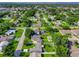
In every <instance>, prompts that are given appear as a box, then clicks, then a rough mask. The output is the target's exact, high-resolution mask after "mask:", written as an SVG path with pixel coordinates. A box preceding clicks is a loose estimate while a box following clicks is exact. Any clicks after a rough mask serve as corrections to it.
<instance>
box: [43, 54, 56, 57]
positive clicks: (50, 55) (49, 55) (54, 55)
mask: <svg viewBox="0 0 79 59" xmlns="http://www.w3.org/2000/svg"><path fill="white" fill-rule="evenodd" d="M43 57H57V55H56V54H43Z"/></svg>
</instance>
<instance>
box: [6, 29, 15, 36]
mask: <svg viewBox="0 0 79 59" xmlns="http://www.w3.org/2000/svg"><path fill="white" fill-rule="evenodd" d="M15 31H16V30H15V29H10V30H8V31H7V32H6V33H5V34H6V35H10V34H13V33H15Z"/></svg>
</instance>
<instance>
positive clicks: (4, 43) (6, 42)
mask: <svg viewBox="0 0 79 59" xmlns="http://www.w3.org/2000/svg"><path fill="white" fill-rule="evenodd" d="M8 44H9V42H8V41H2V42H0V52H2V49H3V47H5V46H7V45H8Z"/></svg>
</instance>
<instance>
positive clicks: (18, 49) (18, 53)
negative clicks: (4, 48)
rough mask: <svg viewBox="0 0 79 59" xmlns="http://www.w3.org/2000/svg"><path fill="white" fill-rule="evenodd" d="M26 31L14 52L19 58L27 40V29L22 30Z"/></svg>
mask: <svg viewBox="0 0 79 59" xmlns="http://www.w3.org/2000/svg"><path fill="white" fill-rule="evenodd" d="M22 29H23V30H24V32H23V34H22V36H21V37H20V39H19V43H18V46H17V48H16V51H15V52H14V56H16V57H18V56H19V55H20V53H21V50H22V46H23V43H24V39H25V30H26V28H22Z"/></svg>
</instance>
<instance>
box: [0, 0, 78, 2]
mask: <svg viewBox="0 0 79 59" xmlns="http://www.w3.org/2000/svg"><path fill="white" fill-rule="evenodd" d="M0 2H79V0H0Z"/></svg>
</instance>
